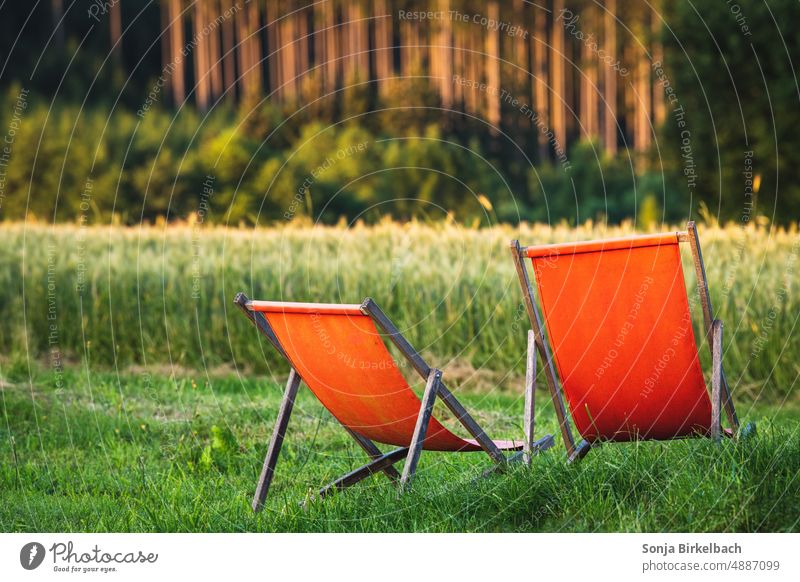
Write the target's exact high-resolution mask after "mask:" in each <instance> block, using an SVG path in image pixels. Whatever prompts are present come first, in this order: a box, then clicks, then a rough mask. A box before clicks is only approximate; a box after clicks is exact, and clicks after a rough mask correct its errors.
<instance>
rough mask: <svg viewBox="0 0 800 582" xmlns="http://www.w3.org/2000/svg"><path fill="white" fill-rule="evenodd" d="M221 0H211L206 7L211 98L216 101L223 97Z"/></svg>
mask: <svg viewBox="0 0 800 582" xmlns="http://www.w3.org/2000/svg"><path fill="white" fill-rule="evenodd" d="M219 16H220V0H211V2H210V5H209V6H207V7H206V23H207V24H208V26H209V27H210V30H209V36H208V66H209V69H210V71H209V72H210V75H211V97H212V98H213V99H214V100H215V101H216V99H218V98H219V96H220V95H222V58H221V57H222V55H221V53H220V40H219V37H220V30H219V25H218V24H217V21H216V20H217V18H218V17H219Z"/></svg>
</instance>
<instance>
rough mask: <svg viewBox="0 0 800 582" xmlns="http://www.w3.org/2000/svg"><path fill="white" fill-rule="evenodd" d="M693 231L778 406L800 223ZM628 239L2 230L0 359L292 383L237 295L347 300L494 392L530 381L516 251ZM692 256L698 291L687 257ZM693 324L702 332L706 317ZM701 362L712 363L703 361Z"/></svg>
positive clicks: (502, 233)
mask: <svg viewBox="0 0 800 582" xmlns="http://www.w3.org/2000/svg"><path fill="white" fill-rule="evenodd" d="M679 228H681V227H678V226H672V227H669V228H660V229H658V230H672V229H679ZM699 230H700V240H701V243H702V246H703V252H704V256H705V261H706V268H707V273H708V278H709V284H710V290H711V296H712V301H713V303H714V306H715V310H716V315H717V317H719V318H721V319H723V320H724V322H725V361H726V371H727V375H728V378H729V381H730V382H731V384H732V386H733V387H734V390H735V393H736V394H737V398H740V399H741V398H749V399H755V398H768V399H770V400H772V401H776V400H777V401H780V400H782V399H785V398H786V397H788V396H789V395H790V394H791V393H792V390H793V387H794V385H795V382H796V380H797V377H798V373H799V372H800V333H798V330H797V321H798V313H800V298H798V293H797V281H798V271H800V265H798V253H800V237H798V232H797V229H796V227H792V228H790V229H783V228H773V227H770V226H769V225H766V224H750V225H748V226H747V227H746V228H742V227H740V226H738V225H728V226H720V225H718V224H706V225H700V226H699ZM634 232H635V229H634V228H633V226H632V225H630V224H623V225H621V226H615V227H609V226H606V225H601V224H592V223H587V224H583V225H581V226H578V227H573V226H568V225H566V224H564V225H556V226H547V225H525V224H523V225H520V226H516V227H511V226H496V227H492V228H480V229H473V228H467V227H464V226H461V225H459V224H456V223H449V224H448V223H434V224H425V223H422V222H409V223H404V224H398V223H393V222H384V223H381V224H377V225H373V226H368V225H364V224H360V223H356V224H351V225H344V224H341V225H338V226H317V225H312V224H301V225H296V224H293V225H287V226H284V227H271V228H255V229H253V228H239V227H235V228H226V227H223V226H206V225H202V224H199V223H193V224H191V223H186V224H181V225H151V226H141V227H124V226H116V225H107V226H80V225H56V226H52V225H47V224H41V223H36V224H23V223H10V224H4V225H3V227H2V230H1V231H0V233H2V234H0V240H1V241H2V244H0V266H1V267H2V268H0V277H2V286H0V316H2V318H3V321H4V323H3V325H2V326H0V348H1V349H2V351H3V353H4V354H5V356H4V361H5V362H6V367H8V366H12V367H13V366H14V365H19V364H20V362H23V363H24V362H28V361H31V360H34V359H35V360H38V361H39V362H43V365H45V366H46V367H49V368H50V369H51V370H53V371H56V372H58V371H59V370H61V369H62V368H66V367H69V366H70V365H72V364H84V365H87V366H89V367H90V368H92V369H109V368H111V367H116V368H123V369H124V368H127V367H131V366H161V367H163V366H171V367H173V368H177V367H181V368H190V369H207V370H213V369H215V368H218V367H230V366H232V365H235V366H236V368H237V369H240V370H244V371H245V372H256V373H264V372H265V371H267V370H270V371H274V372H275V373H276V374H281V373H284V374H285V370H284V371H281V370H282V365H281V364H280V363H279V361H278V359H277V357H276V355H275V354H274V353H273V351H272V350H271V349H268V346H266V345H264V344H263V343H262V342H261V341H260V340H259V338H258V337H257V335H256V333H255V331H254V330H253V329H252V327H251V326H250V324H249V323H248V322H247V321H246V320H245V318H244V317H242V315H241V314H240V313H239V312H238V311H237V310H236V308H235V307H234V306H233V304H232V299H233V297H234V295H235V293H236V292H238V291H244V292H245V293H247V294H248V295H249V296H250V297H255V298H259V299H273V300H277V299H281V300H290V301H318V302H344V303H356V302H360V301H361V300H362V299H363V298H364V297H367V296H370V297H373V298H374V299H375V300H376V301H377V302H378V304H379V305H381V307H382V308H383V309H384V310H385V311H386V312H387V313H388V314H389V315H390V316H391V317H392V318H393V319H394V320H395V321H396V322H397V323H398V325H399V327H400V328H401V329H402V330H403V332H404V334H406V335H407V337H408V338H409V339H410V340H411V342H412V343H413V344H414V345H415V347H417V348H418V349H419V350H420V351H422V352H423V353H425V354H426V355H427V356H429V357H430V358H431V359H432V361H433V362H434V363H435V364H436V365H437V366H440V367H444V368H445V369H446V368H448V367H450V368H451V369H453V370H466V372H467V373H466V374H464V377H465V378H466V379H468V380H474V379H475V378H479V377H481V374H482V373H485V374H489V375H490V377H491V378H493V379H494V380H493V381H495V382H497V383H499V384H502V383H503V382H506V381H510V380H507V378H512V377H516V376H517V375H519V374H521V373H523V370H524V361H523V360H524V358H523V352H524V347H525V334H526V329H527V327H528V324H527V318H526V316H525V314H524V311H523V309H522V303H521V294H520V291H519V288H518V283H517V279H516V276H515V273H514V268H513V264H512V261H511V257H510V253H509V250H508V242H509V241H510V240H511V239H512V238H519V239H520V240H521V241H522V243H523V244H534V243H536V244H538V243H547V242H558V241H568V240H587V239H592V238H602V237H613V236H621V235H626V234H632V233H634ZM684 260H685V263H686V267H687V268H686V269H685V274H686V283H687V286H689V288H690V291H691V292H692V293H693V292H694V290H693V286H694V274H693V270H692V269H691V256H690V254H689V252H688V248H687V249H685V250H684ZM690 296H691V295H690ZM694 316H695V320H696V321H695V324H696V325H698V324H699V322H700V313H699V310H697V309H695V313H694ZM698 337H699V335H698ZM701 357H702V358H703V363H704V367H706V368H707V365H708V362H709V357H708V354H707V350H706V349H702V350H701ZM276 366H277V367H276Z"/></svg>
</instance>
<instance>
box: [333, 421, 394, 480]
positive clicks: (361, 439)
mask: <svg viewBox="0 0 800 582" xmlns="http://www.w3.org/2000/svg"><path fill="white" fill-rule="evenodd" d="M342 427H343V428H344V430H346V431H347V432H348V434H349V435H350V436H351V437H353V440H355V441H356V442H357V443H358V446H360V447H361V448H362V449H363V450H364V452H365V453H367V455H369V458H370V459H372V460H377V459H380V458H381V457H382V456H383V453H382V452H381V450H380V449H379V448H378V447H376V446H375V443H373V442H372V441H371V440H369V439H368V438H367V437H365V436H362V435H360V434H358V433H357V432H354V431H352V430H350V429H349V428H347V427H346V426H344V425H342ZM383 472H384V473H385V474H386V476H387V477H388V478H389V480H390V481H392V482H393V483H396V482H398V481H399V480H400V473H398V472H397V469H395V468H394V467H393V466H392V465H387V466H386V467H385V468H384V469H383Z"/></svg>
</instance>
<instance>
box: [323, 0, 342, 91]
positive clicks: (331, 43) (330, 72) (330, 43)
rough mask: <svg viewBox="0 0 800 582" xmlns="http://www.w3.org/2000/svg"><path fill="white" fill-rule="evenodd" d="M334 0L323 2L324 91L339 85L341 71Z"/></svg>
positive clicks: (340, 51)
mask: <svg viewBox="0 0 800 582" xmlns="http://www.w3.org/2000/svg"><path fill="white" fill-rule="evenodd" d="M333 2H334V0H327V2H325V28H326V29H327V31H326V36H325V58H326V59H327V61H326V62H325V86H326V92H328V93H330V92H332V91H335V90H336V88H337V87H338V86H339V73H340V72H341V71H342V66H343V64H342V61H341V59H340V58H339V57H341V55H342V48H341V47H342V44H341V42H340V41H339V29H338V28H337V26H336V6H335V5H334V3H333Z"/></svg>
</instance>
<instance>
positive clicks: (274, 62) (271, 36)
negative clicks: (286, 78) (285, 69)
mask: <svg viewBox="0 0 800 582" xmlns="http://www.w3.org/2000/svg"><path fill="white" fill-rule="evenodd" d="M326 4H327V2H326ZM279 17H280V7H279V5H278V3H277V2H275V3H273V2H267V3H266V4H265V5H264V18H265V20H266V22H267V67H268V69H269V78H268V80H269V83H268V84H269V87H268V90H269V93H270V94H272V96H273V98H274V99H276V100H279V99H280V98H281V95H282V93H281V86H280V85H281V80H282V79H283V73H282V72H281V67H282V63H281V53H280V51H279V49H280V46H281V45H280V36H281V30H280V27H281V22H280V21H279V20H278V18H279ZM240 42H241V41H240ZM240 74H241V73H240Z"/></svg>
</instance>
